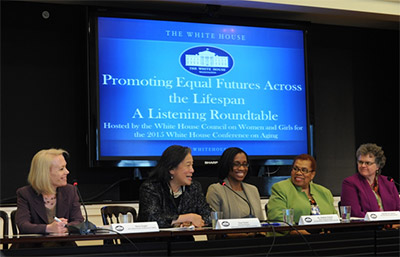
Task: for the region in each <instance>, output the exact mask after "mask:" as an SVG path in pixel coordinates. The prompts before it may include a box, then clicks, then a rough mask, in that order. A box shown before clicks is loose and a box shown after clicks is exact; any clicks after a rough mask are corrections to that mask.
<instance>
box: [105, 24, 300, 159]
mask: <svg viewBox="0 0 400 257" xmlns="http://www.w3.org/2000/svg"><path fill="white" fill-rule="evenodd" d="M97 33H98V94H99V95H98V108H99V111H98V113H99V117H98V136H99V138H98V142H99V147H100V151H99V154H100V159H101V158H103V157H124V158H126V159H129V158H140V157H144V156H147V157H149V156H160V155H161V153H162V152H163V150H165V148H166V147H168V146H169V145H172V144H180V145H184V146H189V147H191V148H192V151H193V153H192V154H193V156H219V155H221V153H222V152H223V151H224V149H226V148H227V147H231V146H236V147H241V148H242V149H243V150H245V151H246V152H247V153H248V154H249V155H254V156H270V155H271V156H293V155H297V154H300V153H307V149H308V136H307V133H308V130H307V126H308V123H307V103H306V84H305V81H306V79H305V57H304V52H305V51H304V36H303V31H302V30H295V29H278V28H265V27H249V26H234V25H221V24H205V23H192V22H176V21H159V20H144V19H128V18H113V17H98V31H97Z"/></svg>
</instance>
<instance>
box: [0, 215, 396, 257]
mask: <svg viewBox="0 0 400 257" xmlns="http://www.w3.org/2000/svg"><path fill="white" fill-rule="evenodd" d="M399 223H400V222H399V220H395V221H351V222H349V223H336V224H315V225H307V226H298V225H296V226H262V227H258V228H240V229H218V230H216V229H212V228H208V227H206V228H198V229H179V228H176V229H160V231H159V232H148V233H130V234H122V235H121V234H116V233H104V232H103V233H96V234H88V235H20V236H15V237H4V238H1V239H0V244H9V245H13V246H14V247H11V248H10V249H3V250H2V253H3V254H4V255H5V256H294V255H296V256H400V249H399V245H400V233H399V229H393V228H391V226H392V225H393V224H399ZM304 229H306V230H308V231H313V233H311V234H310V235H286V236H275V237H274V236H265V232H270V233H269V234H274V233H273V231H275V234H277V233H279V232H285V231H290V230H304ZM198 235H204V236H206V238H208V239H207V240H202V241H194V240H192V239H193V236H198ZM114 239H121V240H122V241H123V243H122V244H103V243H101V244H97V245H88V246H62V247H60V246H58V247H47V248H43V247H41V248H15V246H16V245H27V244H35V243H43V242H73V241H75V242H78V241H86V240H89V241H90V240H102V241H101V242H103V241H104V242H110V241H112V240H114ZM14 248H15V249H14Z"/></svg>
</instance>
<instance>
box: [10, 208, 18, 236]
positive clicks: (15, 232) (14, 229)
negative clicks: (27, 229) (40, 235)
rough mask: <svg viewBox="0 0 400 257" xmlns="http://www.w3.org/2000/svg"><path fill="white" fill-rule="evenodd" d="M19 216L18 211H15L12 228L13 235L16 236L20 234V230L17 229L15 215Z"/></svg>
mask: <svg viewBox="0 0 400 257" xmlns="http://www.w3.org/2000/svg"><path fill="white" fill-rule="evenodd" d="M16 214H17V210H13V211H12V212H11V228H12V232H13V235H14V236H16V235H18V234H19V230H18V227H17V223H15V215H16Z"/></svg>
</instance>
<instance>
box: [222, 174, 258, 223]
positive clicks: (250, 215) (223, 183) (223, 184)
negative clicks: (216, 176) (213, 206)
mask: <svg viewBox="0 0 400 257" xmlns="http://www.w3.org/2000/svg"><path fill="white" fill-rule="evenodd" d="M220 184H221V185H222V186H224V187H226V188H228V189H229V190H231V191H232V192H233V193H234V194H236V195H237V196H239V197H240V198H241V199H242V200H243V201H245V202H246V203H247V205H248V206H249V209H250V214H249V216H247V217H248V218H254V217H255V216H254V215H253V211H252V208H251V204H250V203H249V201H248V200H247V199H245V198H243V196H241V195H239V194H238V193H237V192H236V191H235V190H233V189H232V188H231V187H230V186H228V185H227V184H226V183H225V182H224V181H221V182H220Z"/></svg>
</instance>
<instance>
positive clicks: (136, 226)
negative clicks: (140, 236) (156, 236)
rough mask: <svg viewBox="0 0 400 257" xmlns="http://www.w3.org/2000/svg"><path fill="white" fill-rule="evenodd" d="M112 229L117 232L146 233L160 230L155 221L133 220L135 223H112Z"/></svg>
mask: <svg viewBox="0 0 400 257" xmlns="http://www.w3.org/2000/svg"><path fill="white" fill-rule="evenodd" d="M111 229H112V230H114V231H115V232H118V233H121V234H124V233H144V232H159V231H160V229H159V228H158V224H157V222H155V221H150V222H133V223H116V224H111Z"/></svg>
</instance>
